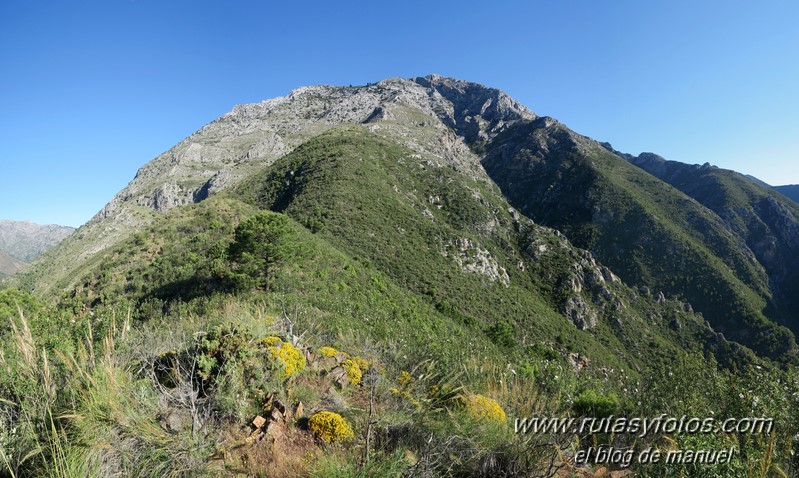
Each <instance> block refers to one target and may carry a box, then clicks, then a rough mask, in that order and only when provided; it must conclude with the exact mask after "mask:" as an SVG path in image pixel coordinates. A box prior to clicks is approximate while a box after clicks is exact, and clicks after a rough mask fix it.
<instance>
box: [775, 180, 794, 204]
mask: <svg viewBox="0 0 799 478" xmlns="http://www.w3.org/2000/svg"><path fill="white" fill-rule="evenodd" d="M774 189H775V190H777V191H779V193H780V194H782V195H783V196H785V197H787V198H789V199H791V200H793V201H794V202H796V203H799V184H790V185H787V186H774Z"/></svg>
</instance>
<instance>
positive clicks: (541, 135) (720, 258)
mask: <svg viewBox="0 0 799 478" xmlns="http://www.w3.org/2000/svg"><path fill="white" fill-rule="evenodd" d="M481 151H483V152H484V156H485V158H484V159H483V164H484V165H485V167H486V170H487V171H488V173H489V175H491V177H492V178H493V179H494V180H495V181H496V182H497V184H498V185H499V186H500V187H501V188H502V190H503V193H504V194H505V195H506V196H507V197H508V198H509V200H510V202H511V204H513V205H514V206H515V207H517V208H519V210H520V211H522V212H523V213H525V214H527V215H529V216H530V217H531V218H533V219H534V220H535V221H537V222H540V223H542V224H545V225H548V226H550V227H553V228H556V229H559V230H561V231H562V232H563V233H564V234H566V235H567V237H569V238H570V239H571V240H572V241H574V243H575V244H576V245H578V246H580V247H584V248H586V249H589V250H591V251H592V252H593V253H594V254H596V256H597V258H599V259H600V260H601V261H603V262H605V263H607V264H608V266H609V267H610V268H611V269H612V270H614V271H615V272H617V273H618V274H619V275H620V277H621V278H622V279H623V280H624V281H625V282H628V283H630V284H635V285H639V286H641V287H645V288H646V289H644V290H650V289H652V288H655V289H657V290H662V291H663V293H664V295H665V296H667V297H675V296H676V297H678V298H680V299H681V300H684V301H686V302H688V303H690V304H691V306H692V308H694V309H696V310H697V311H700V312H702V314H703V315H704V316H705V317H706V318H707V319H708V320H709V321H710V322H711V324H713V326H714V328H716V329H717V330H718V331H720V332H722V333H723V334H724V335H725V336H726V337H728V338H730V339H732V340H735V341H737V342H740V343H742V344H745V345H747V346H749V347H751V348H753V349H754V350H755V351H757V352H758V353H760V354H762V355H765V356H769V357H772V358H775V359H780V360H787V361H792V362H793V361H795V360H796V343H795V338H794V336H793V334H792V333H791V332H790V331H789V330H788V329H787V328H785V327H783V326H779V325H777V321H776V317H774V316H773V315H767V314H768V312H769V309H768V304H769V303H770V301H771V300H772V297H773V291H772V290H771V289H770V287H769V286H770V279H769V276H768V273H767V271H766V268H765V267H764V265H763V264H761V263H760V262H758V260H757V257H756V255H755V254H754V253H753V252H752V251H751V250H750V249H749V248H748V247H747V246H746V242H745V239H744V238H743V237H741V236H740V235H738V234H736V232H735V231H734V230H730V228H729V227H728V225H727V224H726V223H725V222H724V220H723V219H722V218H721V217H720V216H719V215H718V214H716V213H714V211H713V210H712V209H710V208H708V207H706V206H703V205H702V204H701V203H699V202H697V201H696V200H695V199H693V198H691V197H689V196H687V195H686V194H684V193H683V192H681V191H679V190H677V189H675V188H674V187H672V186H670V185H669V184H667V183H665V182H663V181H661V180H659V179H657V178H655V177H653V176H651V175H649V174H647V173H645V172H644V171H642V170H640V169H639V168H637V167H635V166H633V165H631V164H629V163H628V162H627V161H625V160H624V159H622V158H621V157H619V156H617V155H615V154H613V153H612V152H610V151H608V150H607V149H605V148H604V147H603V146H602V145H600V144H599V143H596V142H594V141H592V140H590V139H588V138H585V137H582V136H579V135H577V134H575V133H573V132H571V131H570V130H568V129H567V128H566V127H565V126H563V125H561V124H560V123H558V122H556V121H554V120H551V119H549V118H540V119H538V120H536V121H533V122H527V123H520V124H517V125H515V126H513V127H511V128H509V129H508V130H506V131H505V132H503V133H502V134H500V135H498V136H497V138H496V139H494V140H493V141H491V142H488V143H486V144H485V145H482V146H481Z"/></svg>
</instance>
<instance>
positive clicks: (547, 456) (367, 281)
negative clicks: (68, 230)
mask: <svg viewBox="0 0 799 478" xmlns="http://www.w3.org/2000/svg"><path fill="white" fill-rule="evenodd" d="M292 122H294V123H292ZM298 125H300V126H299V127H298ZM542 128H543V129H542ZM539 130H541V131H539ZM259 131H260V133H259ZM276 131H277V132H280V134H283V135H284V136H281V137H284V138H289V137H290V138H291V141H293V142H294V143H292V146H291V147H288V146H287V147H286V148H285V150H281V153H280V154H278V153H276V152H275V151H277V150H270V151H272V152H270V153H269V154H264V156H258V155H257V154H256V152H257V151H256V152H253V153H252V157H250V158H247V159H244V157H243V156H236V155H235V154H233V152H234V151H239V149H238V148H242V147H244V146H243V145H247V147H246V148H245V149H247V148H249V149H248V150H249V151H254V150H253V149H252V147H253V146H252V145H253V144H261V143H260V141H262V140H263V141H267V140H268V141H274V139H275V136H274V134H277V133H275V132H276ZM289 132H290V133H289ZM270 138H271V139H270ZM531 138H532V139H531ZM541 138H543V139H541ZM533 139H535V141H539V140H541V141H544V142H543V143H541V144H544V145H546V148H543V147H542V148H541V149H539V150H535V151H537V152H536V153H535V154H533V153H531V151H533V149H532V145H531V144H530V142H531V141H533ZM213 141H216V143H214V144H215V145H216V146H215V147H217V148H219V149H216V150H214V151H216V152H217V153H219V151H222V150H224V151H227V152H228V153H230V154H228V153H225V154H221V153H220V156H213V155H211V153H210V152H209V151H211V150H210V149H209V148H211V143H212V142H213ZM466 141H468V142H469V143H470V144H467V142H466ZM200 143H202V145H203V146H202V148H204V149H202V151H203V153H202V154H199V153H198V154H199V155H198V156H196V157H195V156H193V154H194V153H192V152H191V151H192V144H200ZM270 144H274V143H270ZM286 144H288V143H286ZM470 145H471V146H472V147H473V148H470V147H469V146H470ZM586 145H588V146H586ZM517 146H518V148H517ZM590 147H591V143H589V142H588V141H587V140H585V141H584V142H583V140H581V139H580V138H579V137H577V136H576V135H574V134H573V133H571V132H569V131H568V130H566V129H565V128H562V127H560V126H558V125H557V124H555V123H552V122H551V120H549V119H546V118H543V119H540V118H537V117H536V116H535V115H534V114H533V113H532V112H530V111H529V110H527V109H526V108H524V107H522V106H521V105H518V104H517V103H515V102H513V101H512V100H510V99H509V98H507V97H506V96H505V95H504V94H502V93H501V92H498V91H497V90H492V89H488V88H484V87H482V86H480V85H475V84H467V83H465V82H460V81H459V80H452V79H445V78H441V77H435V76H431V77H426V78H423V79H415V80H386V81H385V82H381V83H379V84H376V85H369V86H366V87H358V88H342V89H336V88H334V87H316V88H309V89H301V90H298V91H297V92H295V93H292V95H289V97H286V98H282V99H278V100H270V101H268V102H264V103H262V104H259V105H248V106H243V107H238V108H237V109H236V110H234V114H230V115H226V116H225V117H223V118H222V119H220V120H218V121H217V122H215V123H212V125H209V126H207V127H206V128H204V129H203V130H201V131H200V132H198V133H196V134H195V135H192V137H190V138H189V139H188V140H187V142H184V143H181V145H179V146H178V147H176V148H175V149H174V150H173V151H172V153H169V154H171V155H173V156H172V157H174V158H175V160H176V163H177V164H178V165H180V163H181V162H183V161H185V162H184V163H183V167H176V168H174V169H173V170H171V172H170V173H166V172H162V173H163V174H162V175H161V176H158V178H157V179H156V176H157V175H150V172H152V171H155V170H158V169H159V168H160V167H161V166H162V165H163V164H167V162H168V161H167V159H168V158H167V156H169V154H167V155H166V156H165V157H164V158H159V159H157V160H156V161H155V162H154V163H153V164H150V165H148V166H146V167H145V168H143V169H142V171H143V172H142V173H140V176H139V177H138V178H137V179H136V180H135V181H134V183H135V184H134V183H132V185H131V186H130V187H129V188H128V189H127V190H126V192H125V193H124V194H120V195H118V196H117V197H116V198H115V199H114V200H113V201H112V204H110V205H109V207H108V208H107V209H106V210H104V212H102V213H101V214H99V215H98V217H96V218H95V220H93V221H92V222H91V223H90V224H88V225H87V226H84V227H83V228H81V229H79V230H78V231H77V232H76V234H75V235H73V236H72V237H71V238H69V239H67V240H66V241H65V242H64V243H63V244H61V245H60V246H58V247H57V248H56V249H54V250H51V251H49V252H48V253H47V254H45V256H43V257H42V258H41V259H40V260H39V261H38V262H36V263H35V264H33V266H32V267H31V269H29V270H28V271H27V272H26V273H24V274H23V275H21V276H16V277H14V278H13V280H11V281H7V282H5V285H6V286H7V287H6V288H5V289H4V290H0V370H2V373H0V476H13V477H18V476H25V477H27V476H65V477H66V476H80V477H86V476H97V477H100V476H102V477H105V476H153V477H155V476H159V477H160V476H270V477H271V476H278V477H283V476H285V477H290V476H312V477H335V476H338V477H356V476H357V477H411V476H414V477H422V476H424V477H433V476H451V477H465V476H482V477H516V476H520V477H553V476H575V475H576V476H606V475H608V474H610V472H611V471H612V472H613V473H614V475H613V476H617V477H618V476H642V477H666V476H705V477H747V478H748V477H771V476H793V475H795V474H796V473H797V472H799V458H797V457H796V453H795V451H796V449H797V446H799V441H797V438H796V437H797V436H799V428H797V427H798V426H799V425H798V424H799V415H797V413H799V374H798V373H797V369H796V368H795V367H794V366H793V365H792V362H791V357H792V356H793V355H792V353H793V348H794V344H793V342H792V340H793V338H792V334H791V333H790V332H789V331H787V329H783V328H781V327H779V326H777V325H775V324H774V323H773V322H771V321H770V320H769V319H768V318H767V317H766V316H765V315H763V309H764V307H765V304H766V299H765V297H766V296H767V295H768V294H769V290H770V289H768V287H767V286H766V285H763V284H762V281H763V277H765V274H766V272H765V271H764V270H763V268H762V267H760V266H759V263H758V262H757V261H756V260H753V259H752V257H750V256H749V255H748V254H747V253H746V251H745V250H744V251H741V250H740V249H736V248H735V247H734V240H733V238H732V234H731V233H729V232H726V233H725V232H724V231H725V229H724V228H723V227H722V226H719V225H720V224H721V220H720V219H719V217H718V216H717V215H715V214H714V213H713V212H712V211H710V210H709V209H707V208H706V207H704V206H702V205H701V204H699V203H698V202H697V201H695V200H693V199H691V198H689V197H687V196H686V195H684V194H682V193H680V192H679V191H677V190H676V189H674V188H673V187H671V186H669V185H667V184H665V183H663V182H662V181H660V180H658V179H656V178H654V177H652V176H651V175H648V174H646V173H644V172H643V171H640V170H639V169H638V168H636V167H635V166H633V165H631V164H629V163H627V162H625V161H623V160H621V158H619V157H618V156H615V155H613V154H612V153H610V152H608V151H607V150H605V149H603V148H601V147H600V148H599V149H598V150H594V149H586V148H590ZM197 148H198V147H194V150H197ZM256 149H257V148H256ZM258 151H261V150H258ZM540 151H546V152H548V153H551V154H550V155H548V156H547V155H543V156H542V155H541V154H538V153H539V152H540ZM195 152H196V151H195ZM600 153H601V154H600ZM203 154H206V156H203ZM237 158H238V159H237ZM481 158H485V159H484V160H483V161H482V162H481ZM502 161H504V162H505V163H504V164H503V163H502ZM592 162H593V164H592ZM245 163H246V164H245ZM542 163H547V164H549V167H550V169H552V171H549V170H543V169H536V168H539V167H541V164H542ZM200 164H206V165H208V164H214V165H215V166H219V167H220V168H228V169H225V170H224V171H228V173H231V174H232V173H235V174H236V175H239V176H237V179H236V180H231V181H230V182H229V183H224V187H222V186H219V187H216V188H209V190H208V191H207V192H208V194H207V195H205V196H202V197H200V196H197V197H196V200H194V199H192V200H186V201H184V200H183V199H181V200H180V201H177V202H176V203H171V202H170V203H169V204H170V207H163V208H159V207H156V206H155V203H158V204H161V205H163V204H164V203H163V201H164V200H165V199H167V198H171V199H175V198H184V199H185V197H184V196H182V195H181V194H183V193H180V194H176V195H172V193H170V194H167V192H169V191H166V190H165V189H164V188H163V185H164V184H165V183H164V180H166V181H167V182H168V181H169V180H170V178H171V177H172V176H170V175H177V176H180V175H184V174H185V175H189V172H190V171H194V168H195V167H199V166H198V165H200ZM484 168H485V169H484ZM503 168H504V170H503ZM148 171H149V172H148ZM503 171H505V172H503ZM586 171H587V172H586ZM578 172H580V173H581V174H583V176H580V175H578V174H576V173H578ZM228 173H224V174H222V173H220V176H219V177H223V176H225V174H228ZM531 173H538V174H531ZM611 173H612V174H611ZM177 176H175V177H177ZM536 178H537V179H536ZM198 180H199V177H193V178H192V179H191V181H194V182H191V181H187V182H185V183H181V184H183V186H185V188H189V186H190V185H192V184H195V183H196V184H201V181H200V182H198ZM547 181H550V183H549V184H550V186H548V188H547V190H548V191H549V193H547V192H546V191H539V189H537V188H539V183H541V184H546V182H547ZM216 184H217V185H219V184H222V183H216ZM553 184H554V186H553ZM150 186H152V187H153V188H154V189H152V190H150V189H148V188H150ZM167 189H169V188H167ZM159 191H160V192H159ZM570 191H571V194H570V193H569V192H570ZM585 191H588V192H589V193H588V195H586V194H585ZM173 192H174V191H173ZM183 192H185V191H183ZM604 192H612V193H614V194H613V195H609V194H601V193H604ZM150 193H152V194H153V195H151V194H150ZM523 193H527V194H528V195H524V194H523ZM548 194H549V195H548ZM572 196H574V197H573V198H572ZM156 197H157V198H158V201H155V198H156ZM192 197H193V198H194V196H192ZM148 198H149V199H148ZM570 198H571V199H570ZM586 198H588V199H591V200H593V201H595V202H594V203H593V204H595V205H596V206H597V209H598V210H599V211H600V213H597V214H599V216H601V217H605V216H602V214H604V213H607V214H608V215H609V216H610V217H611V219H610V220H608V221H604V222H600V223H599V224H600V225H603V226H607V228H602V227H599V226H598V225H597V224H593V223H589V222H588V221H586V220H585V218H584V216H583V214H584V211H583V209H582V208H584V207H585V204H584V202H585V201H586V200H587V199H586ZM614 198H615V200H614ZM150 199H152V200H153V201H150ZM148 201H149V202H148ZM159 201H160V202H159ZM168 202H169V201H168ZM539 205H544V206H546V208H545V209H544V210H540V209H537V208H538V207H539ZM590 210H593V206H592V208H589V211H590ZM683 210H687V211H689V212H690V213H691V215H679V214H677V212H678V211H683ZM536 211H538V212H536ZM542 212H546V213H548V215H545V216H543V217H542V218H539V217H537V216H536V214H537V213H542ZM622 212H623V213H624V214H621V213H622ZM534 213H535V214H534ZM558 218H561V219H560V220H562V221H563V224H559V225H558V227H556V228H555V227H551V226H552V225H553V224H551V223H552V222H554V221H555V220H556V219H558ZM619 218H627V219H629V222H625V221H621V222H618V223H616V222H614V221H616V220H617V219H619ZM625 220H626V219H625ZM636 221H637V222H636ZM542 224H545V225H542ZM592 224H593V225H592ZM691 224H694V225H695V224H701V225H703V227H704V226H707V227H708V230H707V232H705V233H703V234H704V235H702V237H700V233H699V232H698V231H697V229H690V228H689V226H690V225H691ZM611 226H613V227H611ZM717 226H718V227H717ZM633 228H637V229H635V230H633ZM625 229H626V230H627V231H626V232H625V234H627V235H621V233H622V232H623V231H624V230H625ZM634 231H639V235H636V234H635V233H634ZM641 233H643V234H641ZM640 235H643V236H644V237H645V239H646V240H645V241H644V242H641V243H639V244H638V245H636V246H629V245H626V243H624V242H623V240H631V241H636V240H638V239H637V238H638V237H639V236H640ZM581 243H585V244H587V245H588V246H591V248H590V249H591V250H593V252H591V251H590V250H589V249H587V248H581V247H579V246H580V244H581ZM614 244H615V247H618V251H621V254H623V253H624V251H626V250H627V249H625V248H630V247H633V248H634V249H635V251H637V252H636V254H639V256H637V257H638V259H639V260H638V261H637V262H636V263H635V264H633V265H630V266H628V265H626V264H627V263H625V262H624V261H623V260H620V259H619V258H616V257H614V256H612V255H611V254H610V251H611V250H612V247H614ZM652 248H657V249H658V250H660V251H661V253H662V254H665V260H656V259H658V258H657V257H656V256H655V255H654V254H653V252H652ZM681 258H682V259H681ZM661 259H663V258H661ZM667 266H668V268H667ZM691 268H695V269H696V270H699V271H702V272H703V274H702V275H694V276H691V275H689V274H688V271H689V270H690V269H691ZM695 272H696V271H695ZM631 274H633V275H631ZM635 274H637V275H635ZM628 276H629V277H628ZM630 277H632V278H630ZM664 279H669V281H666V282H663V280H664ZM639 280H640V281H644V282H643V283H648V284H650V285H649V286H648V287H639V285H640V284H639V283H638V282H637V281H639ZM683 281H687V282H683ZM685 284H689V285H690V286H692V287H693V285H697V287H703V288H704V289H702V290H704V291H705V292H706V295H707V296H708V299H707V300H708V301H715V302H712V303H713V304H717V305H719V306H720V307H721V306H724V307H727V309H725V310H727V311H728V312H729V314H730V316H729V321H728V322H720V321H719V320H718V318H717V317H714V316H711V315H709V314H707V313H705V314H702V313H699V312H697V311H695V310H694V309H698V308H699V306H700V304H702V302H701V301H696V303H694V300H690V301H689V300H688V296H687V295H686V294H680V293H679V292H678V291H679V290H681V289H680V288H681V287H685ZM758 284H760V285H761V286H762V287H760V286H758ZM661 285H662V288H661V287H660V286H661ZM670 287H673V289H671V288H670ZM686 290H687V289H686ZM722 294H726V295H722ZM675 295H676V296H678V297H674V296H675ZM717 295H719V297H717ZM689 302H690V303H689ZM706 318H707V319H708V320H706ZM717 325H718V326H720V327H726V328H724V333H721V332H720V331H719V329H718V328H716V326H717ZM747 331H748V334H747ZM733 339H734V340H733ZM750 346H751V347H750ZM772 358H775V359H777V360H772ZM660 415H665V416H668V417H676V418H677V419H679V418H680V417H682V416H686V417H698V418H701V419H705V418H708V419H711V418H712V419H715V420H718V421H719V422H722V421H724V420H726V419H728V418H733V417H735V418H741V417H766V418H768V419H769V420H771V422H769V423H772V424H773V427H771V428H769V429H768V430H765V431H763V430H761V431H757V432H750V431H747V430H741V429H739V430H725V431H716V430H713V431H711V432H707V433H696V432H683V433H680V432H676V431H674V430H665V431H664V430H658V431H650V432H649V433H626V432H624V431H619V430H609V429H606V428H601V427H600V428H594V429H584V430H577V429H572V428H568V427H567V428H566V429H563V430H552V429H551V430H547V431H540V432H530V431H529V430H528V431H526V432H525V431H524V430H521V429H517V428H518V425H517V424H518V423H524V422H523V421H519V422H517V420H524V419H525V418H530V417H561V418H575V419H581V418H589V417H593V418H596V419H602V418H608V417H611V416H613V417H629V418H632V417H657V416H660ZM521 428H523V427H521ZM599 446H604V447H613V448H614V449H617V450H624V451H625V452H626V451H627V450H629V451H630V453H633V452H635V453H636V454H637V453H640V452H642V451H645V450H647V449H658V450H662V451H663V452H664V453H666V452H668V451H669V450H679V451H682V452H683V453H685V452H688V451H698V450H715V451H720V450H728V449H733V450H734V452H733V453H732V455H731V459H730V460H729V461H728V462H724V463H697V462H693V461H690V460H689V462H681V463H665V462H659V463H646V462H643V461H641V460H632V461H631V462H630V463H628V464H625V463H623V462H621V461H619V460H616V461H615V462H614V463H579V462H577V460H578V457H579V456H580V453H581V452H584V451H586V450H588V449H596V448H597V447H599Z"/></svg>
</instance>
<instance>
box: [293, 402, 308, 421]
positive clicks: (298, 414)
mask: <svg viewBox="0 0 799 478" xmlns="http://www.w3.org/2000/svg"><path fill="white" fill-rule="evenodd" d="M304 413H305V405H303V404H302V402H298V403H297V406H296V408H294V419H295V420H299V419H300V418H302V416H303V414H304Z"/></svg>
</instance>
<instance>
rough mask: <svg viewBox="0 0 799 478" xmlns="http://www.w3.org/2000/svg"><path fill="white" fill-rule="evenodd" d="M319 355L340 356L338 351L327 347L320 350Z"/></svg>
mask: <svg viewBox="0 0 799 478" xmlns="http://www.w3.org/2000/svg"><path fill="white" fill-rule="evenodd" d="M319 354H320V355H321V356H322V357H335V356H336V355H338V350H336V349H334V348H333V347H327V346H325V347H321V348H320V349H319Z"/></svg>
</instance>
